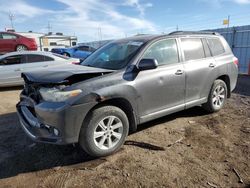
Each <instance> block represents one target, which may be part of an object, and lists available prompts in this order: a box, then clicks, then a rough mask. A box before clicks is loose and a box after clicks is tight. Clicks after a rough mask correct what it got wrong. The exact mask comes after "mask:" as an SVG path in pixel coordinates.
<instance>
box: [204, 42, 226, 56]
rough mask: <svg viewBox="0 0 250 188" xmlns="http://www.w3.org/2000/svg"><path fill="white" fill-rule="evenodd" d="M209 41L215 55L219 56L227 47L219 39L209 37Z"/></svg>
mask: <svg viewBox="0 0 250 188" xmlns="http://www.w3.org/2000/svg"><path fill="white" fill-rule="evenodd" d="M207 41H208V45H209V48H210V50H211V52H212V55H213V56H217V55H220V54H223V53H224V52H225V49H224V47H223V45H222V43H221V41H220V40H219V39H217V38H214V39H207Z"/></svg>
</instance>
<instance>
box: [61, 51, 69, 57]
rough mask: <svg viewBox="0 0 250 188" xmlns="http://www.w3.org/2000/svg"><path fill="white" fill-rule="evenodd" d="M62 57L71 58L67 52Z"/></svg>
mask: <svg viewBox="0 0 250 188" xmlns="http://www.w3.org/2000/svg"><path fill="white" fill-rule="evenodd" d="M62 55H64V56H66V57H70V55H69V54H68V53H67V52H64V53H63V54H62Z"/></svg>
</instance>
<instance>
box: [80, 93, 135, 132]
mask: <svg viewBox="0 0 250 188" xmlns="http://www.w3.org/2000/svg"><path fill="white" fill-rule="evenodd" d="M108 105H111V106H115V107H118V108H120V109H121V110H123V111H124V113H125V114H126V115H127V117H128V121H129V131H130V132H135V131H136V129H137V124H138V123H137V122H138V121H137V118H136V117H137V116H136V113H135V110H134V108H133V106H132V105H131V103H130V102H129V101H128V100H127V99H125V98H123V97H115V98H109V99H106V100H101V101H99V102H98V103H97V104H96V105H95V106H93V107H92V108H91V109H90V110H89V112H88V113H87V114H86V116H85V118H84V120H83V121H85V120H86V118H88V117H89V115H90V113H91V112H92V111H93V110H94V109H97V108H99V107H101V106H108Z"/></svg>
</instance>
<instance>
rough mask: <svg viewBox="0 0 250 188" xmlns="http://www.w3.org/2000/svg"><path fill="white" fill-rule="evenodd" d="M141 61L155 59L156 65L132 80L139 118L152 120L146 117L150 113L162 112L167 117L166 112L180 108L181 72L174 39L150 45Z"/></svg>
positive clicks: (183, 72) (183, 79)
mask: <svg viewBox="0 0 250 188" xmlns="http://www.w3.org/2000/svg"><path fill="white" fill-rule="evenodd" d="M143 58H144V59H156V60H157V62H158V64H159V65H158V67H157V68H156V69H153V70H145V71H141V72H139V74H138V75H137V77H136V79H135V85H136V86H135V88H136V89H137V92H138V95H139V101H138V108H139V113H140V116H141V117H145V119H153V118H150V117H149V116H151V115H152V114H160V115H159V117H160V116H162V115H164V113H165V114H168V113H167V112H168V110H170V111H175V109H178V110H180V109H184V97H185V71H184V68H183V64H182V63H181V62H180V58H179V54H178V48H177V42H176V39H164V40H160V41H157V42H155V43H153V44H152V45H150V46H149V47H148V49H147V50H146V51H145V53H144V54H143V56H142V59H143ZM161 112H162V113H161ZM147 116H148V117H147ZM155 117H157V115H156V116H155ZM142 121H143V120H142Z"/></svg>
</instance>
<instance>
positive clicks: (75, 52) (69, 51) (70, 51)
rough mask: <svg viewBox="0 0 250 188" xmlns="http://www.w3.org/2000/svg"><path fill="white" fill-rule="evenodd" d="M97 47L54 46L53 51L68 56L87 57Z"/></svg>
mask: <svg viewBox="0 0 250 188" xmlns="http://www.w3.org/2000/svg"><path fill="white" fill-rule="evenodd" d="M95 50H96V49H95V48H93V47H91V46H86V45H84V46H74V47H71V48H53V49H52V50H51V52H53V53H57V54H61V55H64V56H68V57H74V58H78V59H85V58H86V57H88V56H89V55H90V54H91V53H92V52H94V51H95Z"/></svg>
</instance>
